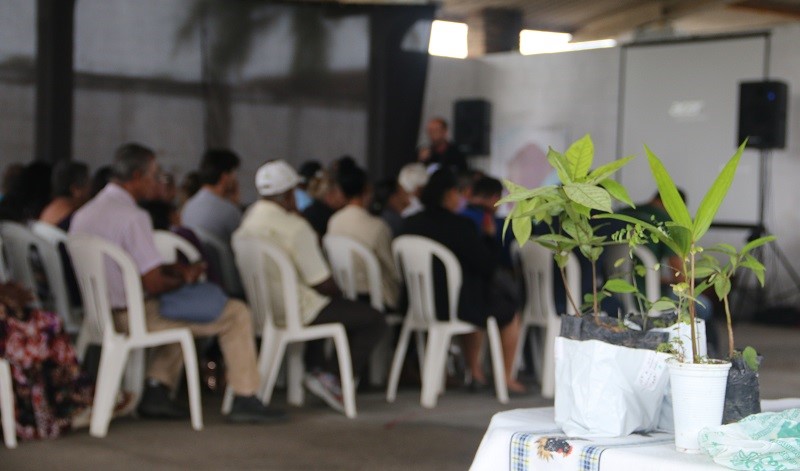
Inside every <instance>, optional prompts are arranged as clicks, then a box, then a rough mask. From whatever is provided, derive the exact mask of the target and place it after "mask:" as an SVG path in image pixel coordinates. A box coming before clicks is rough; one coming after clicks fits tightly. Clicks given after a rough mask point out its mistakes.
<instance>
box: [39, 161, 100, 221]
mask: <svg viewBox="0 0 800 471" xmlns="http://www.w3.org/2000/svg"><path fill="white" fill-rule="evenodd" d="M52 189H53V199H52V200H51V201H50V203H49V204H48V205H47V206H45V208H44V209H43V210H42V213H41V214H40V215H39V220H40V221H42V222H46V223H48V224H50V225H53V226H56V227H59V228H60V229H62V230H64V231H66V230H68V229H69V223H70V219H71V218H72V214H73V213H74V212H75V211H77V210H78V208H80V207H81V206H83V204H84V203H86V202H87V201H89V196H90V191H91V181H90V180H89V167H87V166H86V164H84V163H80V162H72V161H67V160H62V161H60V162H59V163H57V164H56V166H55V167H54V168H53V175H52Z"/></svg>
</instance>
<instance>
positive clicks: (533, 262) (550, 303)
mask: <svg viewBox="0 0 800 471" xmlns="http://www.w3.org/2000/svg"><path fill="white" fill-rule="evenodd" d="M511 252H512V254H513V255H514V257H515V258H516V259H517V260H519V261H520V262H521V265H522V273H523V277H524V280H525V293H526V300H525V306H524V307H523V309H522V326H521V328H520V341H519V342H518V343H517V354H516V355H515V356H514V358H515V359H517V360H520V359H521V358H522V348H523V345H524V343H525V339H526V338H530V340H531V350H532V351H533V352H532V353H533V358H532V360H533V367H534V371H535V373H536V376H537V378H538V380H539V384H541V385H542V396H543V397H546V398H549V399H551V398H553V396H555V381H556V372H555V371H556V370H555V368H556V363H555V356H554V355H555V341H556V337H558V336H559V335H560V333H561V316H560V315H559V313H558V312H556V306H555V298H554V296H553V283H554V280H553V270H554V268H553V254H552V252H550V251H549V250H547V249H546V248H544V247H542V246H541V245H539V244H536V243H534V242H528V243H527V244H525V245H524V246H523V247H520V246H519V245H518V244H517V243H516V242H514V243H513V245H512V247H511ZM566 275H567V283H568V286H569V291H570V293H572V295H573V299H575V300H576V302H579V303H580V302H582V300H583V294H582V292H581V268H580V263H579V262H578V258H577V257H576V256H575V255H574V254H572V253H570V254H569V258H568V261H567V267H566ZM555 282H557V283H561V280H560V279H559V280H558V281H555ZM566 309H567V314H569V315H574V314H576V312H575V308H574V307H573V306H572V303H570V302H569V301H567V307H566ZM531 328H537V329H538V332H534V335H530V330H529V329H531Z"/></svg>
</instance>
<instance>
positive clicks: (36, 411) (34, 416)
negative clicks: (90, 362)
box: [0, 304, 93, 439]
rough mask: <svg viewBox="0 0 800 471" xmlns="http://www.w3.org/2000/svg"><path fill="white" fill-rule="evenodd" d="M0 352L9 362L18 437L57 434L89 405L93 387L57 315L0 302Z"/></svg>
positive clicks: (67, 428) (68, 425)
mask: <svg viewBox="0 0 800 471" xmlns="http://www.w3.org/2000/svg"><path fill="white" fill-rule="evenodd" d="M0 357H2V358H5V359H6V360H7V361H8V362H9V364H10V365H11V376H12V383H13V388H14V401H15V403H14V406H15V412H16V422H17V436H18V437H19V438H21V439H36V438H55V437H58V436H59V435H61V434H62V433H64V432H66V431H67V430H69V429H70V426H71V422H72V417H73V416H74V415H75V414H76V413H77V412H79V411H81V410H83V409H85V408H86V407H87V406H89V405H90V404H91V401H92V395H93V386H92V384H91V383H90V382H89V381H88V380H87V378H86V377H85V375H82V374H81V370H80V366H79V365H78V361H77V358H76V356H75V350H74V349H73V347H72V345H71V344H70V339H69V336H68V335H67V334H66V333H65V332H64V330H63V328H62V325H61V319H60V318H59V317H58V316H57V315H56V314H53V313H50V312H46V311H41V310H27V309H26V310H23V311H12V310H11V309H8V308H7V307H6V306H5V305H3V304H0Z"/></svg>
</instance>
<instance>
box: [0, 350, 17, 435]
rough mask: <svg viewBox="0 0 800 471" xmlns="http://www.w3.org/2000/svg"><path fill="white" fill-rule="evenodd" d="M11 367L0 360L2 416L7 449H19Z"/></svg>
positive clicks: (0, 412) (0, 403) (0, 413)
mask: <svg viewBox="0 0 800 471" xmlns="http://www.w3.org/2000/svg"><path fill="white" fill-rule="evenodd" d="M11 386H12V385H11V367H10V366H9V364H8V362H7V361H5V360H0V416H2V421H3V439H4V440H5V443H6V447H8V448H16V447H17V424H16V417H15V416H14V391H13V388H12V387H11Z"/></svg>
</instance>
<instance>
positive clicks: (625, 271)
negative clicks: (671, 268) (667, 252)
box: [603, 244, 661, 316]
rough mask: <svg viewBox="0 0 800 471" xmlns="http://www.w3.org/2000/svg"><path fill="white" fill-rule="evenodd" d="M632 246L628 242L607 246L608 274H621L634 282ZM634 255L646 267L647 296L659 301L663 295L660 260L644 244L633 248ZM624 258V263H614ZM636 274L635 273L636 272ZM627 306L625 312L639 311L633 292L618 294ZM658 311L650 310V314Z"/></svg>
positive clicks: (653, 300)
mask: <svg viewBox="0 0 800 471" xmlns="http://www.w3.org/2000/svg"><path fill="white" fill-rule="evenodd" d="M629 251H630V248H629V246H628V245H627V244H618V245H609V246H607V247H606V248H605V253H604V254H603V255H604V265H605V266H604V268H605V272H606V274H607V275H609V276H611V275H621V276H622V277H623V278H624V279H625V281H627V282H629V283H633V280H632V279H631V274H633V265H634V263H633V260H632V259H631V257H630V255H629ZM633 256H634V257H635V258H638V259H639V262H641V264H642V265H643V266H644V267H645V268H646V270H647V271H646V272H645V275H644V286H645V297H646V298H647V300H648V301H650V302H651V303H653V302H656V301H658V299H659V298H660V297H661V279H660V278H661V272H660V271H659V270H658V269H657V268H656V265H657V264H658V260H657V259H656V256H655V255H654V254H653V252H652V251H651V250H650V249H648V248H647V247H644V246H639V245H637V246H635V247H634V249H633ZM620 259H621V260H622V263H620V264H619V265H617V266H616V267H615V266H614V264H615V263H616V262H617V260H620ZM634 275H635V274H634ZM616 296H617V297H618V298H619V299H620V300H621V301H622V304H623V305H624V307H625V312H626V313H629V312H638V311H639V306H638V304H637V303H636V298H634V296H633V294H631V293H620V294H617V295H616ZM658 314H659V312H658V311H652V310H651V311H650V313H649V315H651V316H652V315H658Z"/></svg>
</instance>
